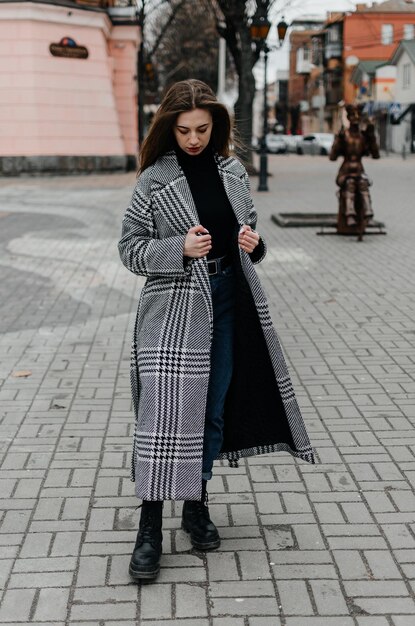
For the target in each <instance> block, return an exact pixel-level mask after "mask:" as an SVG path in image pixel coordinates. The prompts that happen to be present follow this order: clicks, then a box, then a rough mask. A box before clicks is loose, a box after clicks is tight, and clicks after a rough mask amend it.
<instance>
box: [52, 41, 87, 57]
mask: <svg viewBox="0 0 415 626" xmlns="http://www.w3.org/2000/svg"><path fill="white" fill-rule="evenodd" d="M49 50H50V53H51V54H52V55H53V56H54V57H67V58H71V59H87V58H88V54H89V52H88V50H87V48H85V46H78V44H77V43H76V41H75V40H74V39H72V38H71V37H63V38H62V39H61V40H60V42H59V43H51V44H50V46H49Z"/></svg>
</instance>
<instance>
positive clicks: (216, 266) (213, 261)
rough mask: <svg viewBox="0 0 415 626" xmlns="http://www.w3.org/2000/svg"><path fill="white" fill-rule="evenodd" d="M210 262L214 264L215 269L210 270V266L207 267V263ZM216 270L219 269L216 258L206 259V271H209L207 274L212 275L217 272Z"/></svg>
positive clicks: (209, 263)
mask: <svg viewBox="0 0 415 626" xmlns="http://www.w3.org/2000/svg"><path fill="white" fill-rule="evenodd" d="M212 264H214V266H215V269H214V270H213V271H212V272H211V271H210V268H209V265H212ZM218 271H219V270H218V262H217V260H216V259H212V260H211V261H208V273H209V276H214V275H215V274H217V273H218Z"/></svg>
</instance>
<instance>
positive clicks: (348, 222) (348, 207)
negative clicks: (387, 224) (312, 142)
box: [330, 104, 380, 241]
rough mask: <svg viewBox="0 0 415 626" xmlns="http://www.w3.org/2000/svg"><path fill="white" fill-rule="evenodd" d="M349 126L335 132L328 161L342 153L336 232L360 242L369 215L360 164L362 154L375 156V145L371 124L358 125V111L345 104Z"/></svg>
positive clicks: (359, 117) (355, 107)
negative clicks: (353, 235)
mask: <svg viewBox="0 0 415 626" xmlns="http://www.w3.org/2000/svg"><path fill="white" fill-rule="evenodd" d="M346 112H347V119H348V120H349V124H350V126H349V128H344V127H342V129H341V130H340V132H339V133H338V134H337V135H336V137H335V139H334V143H333V146H332V149H331V152H330V160H331V161H335V160H336V159H337V157H339V156H343V157H344V161H343V163H342V164H341V166H340V169H339V172H338V174H337V178H336V183H337V185H338V186H339V187H340V189H339V192H338V197H339V212H338V217H337V233H338V234H340V235H350V234H357V235H358V241H362V239H363V234H364V232H365V227H366V226H367V224H368V222H369V221H370V220H371V219H372V217H373V209H372V203H371V199H370V193H369V186H370V184H371V183H370V181H369V178H368V177H367V175H366V173H365V170H364V168H363V164H362V157H364V156H369V155H371V156H372V157H373V158H374V159H379V157H380V155H379V146H378V143H377V141H376V137H375V128H374V125H373V124H372V123H370V122H368V123H367V124H366V126H365V128H361V110H360V109H359V107H357V106H355V105H353V104H349V105H347V106H346Z"/></svg>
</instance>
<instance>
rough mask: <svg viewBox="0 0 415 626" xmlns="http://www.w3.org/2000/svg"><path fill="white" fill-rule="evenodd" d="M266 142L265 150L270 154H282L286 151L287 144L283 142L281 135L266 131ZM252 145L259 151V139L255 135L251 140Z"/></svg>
mask: <svg viewBox="0 0 415 626" xmlns="http://www.w3.org/2000/svg"><path fill="white" fill-rule="evenodd" d="M265 141H266V144H267V152H271V153H272V154H284V153H285V152H287V144H286V143H285V141H284V139H283V138H282V135H276V134H274V133H268V135H267V136H266V138H265ZM252 147H253V149H254V150H256V152H260V151H261V139H257V138H256V137H255V138H254V139H253V140H252Z"/></svg>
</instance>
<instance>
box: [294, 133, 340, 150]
mask: <svg viewBox="0 0 415 626" xmlns="http://www.w3.org/2000/svg"><path fill="white" fill-rule="evenodd" d="M333 141H334V135H333V133H313V134H311V135H305V136H304V137H303V138H302V139H301V141H299V142H298V144H297V154H325V155H327V154H329V152H330V150H331V147H332V145H333Z"/></svg>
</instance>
